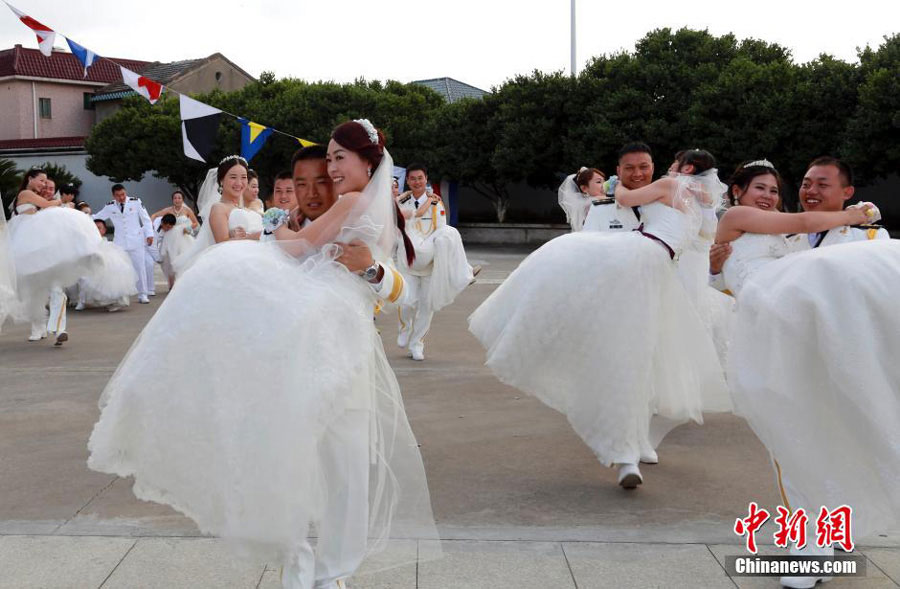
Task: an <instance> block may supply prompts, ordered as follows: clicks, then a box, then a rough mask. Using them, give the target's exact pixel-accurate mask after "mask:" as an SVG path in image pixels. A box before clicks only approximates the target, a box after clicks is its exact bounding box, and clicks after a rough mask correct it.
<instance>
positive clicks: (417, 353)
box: [410, 350, 425, 362]
mask: <svg viewBox="0 0 900 589" xmlns="http://www.w3.org/2000/svg"><path fill="white" fill-rule="evenodd" d="M410 354H411V357H412V359H413V360H415V361H417V362H421V361H422V360H424V359H425V352H424V351H422V350H412V351H411V352H410Z"/></svg>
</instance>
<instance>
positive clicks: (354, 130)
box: [331, 121, 416, 266]
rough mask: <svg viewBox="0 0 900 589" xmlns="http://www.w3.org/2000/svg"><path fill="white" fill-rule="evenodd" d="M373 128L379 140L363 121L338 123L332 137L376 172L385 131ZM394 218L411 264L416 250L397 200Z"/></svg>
mask: <svg viewBox="0 0 900 589" xmlns="http://www.w3.org/2000/svg"><path fill="white" fill-rule="evenodd" d="M372 129H374V131H375V137H376V138H377V142H373V141H372V138H373V137H372V136H370V135H369V131H367V130H366V128H365V127H363V125H362V124H361V123H357V122H356V121H347V122H346V123H341V124H340V125H338V126H337V127H336V128H335V130H334V131H332V133H331V138H332V139H333V140H334V142H335V143H337V144H338V145H340V146H341V147H343V148H345V149H349V150H350V151H352V152H354V153H355V154H356V155H358V156H359V157H361V158H362V159H364V160H366V161H367V162H369V164H371V166H372V172H374V171H375V169H376V168H377V167H378V165H379V164H380V163H381V160H382V159H384V133H382V132H381V129H378V128H375V127H374V126H373V127H372ZM394 218H396V219H397V229H399V230H400V235H401V236H402V237H403V249H404V250H406V263H407V264H409V265H410V266H411V265H412V263H413V261H414V260H415V259H416V250H415V248H414V247H413V244H412V242H411V241H410V240H409V236H408V235H406V220H405V219H404V218H403V214H402V213H401V212H400V207H398V206H397V201H394Z"/></svg>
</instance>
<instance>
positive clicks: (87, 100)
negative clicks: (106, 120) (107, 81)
mask: <svg viewBox="0 0 900 589" xmlns="http://www.w3.org/2000/svg"><path fill="white" fill-rule="evenodd" d="M93 96H94V93H93V92H85V93H84V110H94V103H93V102H91V98H92V97H93Z"/></svg>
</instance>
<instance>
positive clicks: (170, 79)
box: [91, 53, 255, 122]
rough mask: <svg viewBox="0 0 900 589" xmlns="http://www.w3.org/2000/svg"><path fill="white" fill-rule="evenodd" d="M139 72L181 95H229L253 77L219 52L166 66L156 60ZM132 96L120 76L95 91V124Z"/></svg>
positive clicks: (93, 100) (170, 63) (249, 81)
mask: <svg viewBox="0 0 900 589" xmlns="http://www.w3.org/2000/svg"><path fill="white" fill-rule="evenodd" d="M138 73H140V74H141V75H142V76H145V77H147V78H150V79H151V80H154V81H156V82H159V83H160V84H162V85H163V86H166V87H168V88H171V89H172V90H174V91H176V92H181V93H183V94H199V93H203V92H210V91H212V90H217V89H218V90H222V91H223V92H232V91H234V90H240V89H241V88H243V87H244V86H246V85H247V84H249V83H251V82H253V81H255V79H254V78H253V76H251V75H250V74H248V73H247V72H245V71H244V70H242V69H241V68H240V67H238V66H237V65H235V64H234V63H233V62H232V61H230V60H229V59H228V58H227V57H225V56H224V55H222V54H221V53H213V54H212V55H210V56H209V57H204V58H200V59H185V60H182V61H173V62H169V63H160V62H158V61H155V62H153V63H150V64H146V65H145V66H144V67H143V69H141V70H140V71H138ZM133 94H135V92H134V90H132V89H131V87H129V86H128V85H127V84H125V83H124V82H123V81H122V78H121V76H120V77H119V79H118V80H117V81H116V82H113V83H112V84H109V85H108V86H106V87H104V88H101V89H100V90H98V91H97V92H96V94H95V95H94V97H93V98H92V99H91V101H92V102H93V103H94V106H95V108H96V109H97V122H100V121H102V120H103V119H105V118H106V117H108V116H109V115H111V114H112V113H113V112H115V111H116V110H117V109H118V104H119V102H120V101H121V100H122V99H123V98H125V97H126V96H131V95H133Z"/></svg>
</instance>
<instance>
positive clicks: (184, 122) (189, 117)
mask: <svg viewBox="0 0 900 589" xmlns="http://www.w3.org/2000/svg"><path fill="white" fill-rule="evenodd" d="M178 100H179V101H180V106H181V139H182V142H183V143H184V155H186V156H188V157H189V158H191V159H195V160H199V161H201V162H205V161H207V160H208V159H209V157H210V156H211V155H212V152H213V150H214V149H215V147H216V135H217V134H218V131H219V122H220V120H221V119H222V111H221V110H219V109H217V108H213V107H211V106H209V105H208V104H203V103H202V102H200V101H197V100H194V99H193V98H188V97H187V96H185V95H184V94H181V95H179V97H178Z"/></svg>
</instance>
